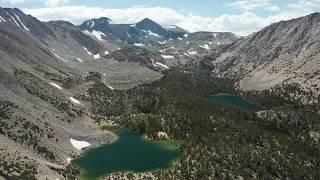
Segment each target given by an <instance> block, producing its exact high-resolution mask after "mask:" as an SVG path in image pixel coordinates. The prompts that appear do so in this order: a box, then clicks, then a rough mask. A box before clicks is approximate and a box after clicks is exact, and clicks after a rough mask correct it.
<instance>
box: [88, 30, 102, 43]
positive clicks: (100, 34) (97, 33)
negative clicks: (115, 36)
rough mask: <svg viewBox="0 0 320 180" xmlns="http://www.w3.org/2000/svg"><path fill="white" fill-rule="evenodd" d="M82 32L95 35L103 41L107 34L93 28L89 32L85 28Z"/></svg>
mask: <svg viewBox="0 0 320 180" xmlns="http://www.w3.org/2000/svg"><path fill="white" fill-rule="evenodd" d="M82 32H83V33H85V34H87V35H90V36H93V37H95V38H97V39H98V40H99V41H103V42H104V39H103V37H106V35H105V34H104V33H103V32H101V31H96V30H93V31H92V32H89V31H88V30H84V31H82Z"/></svg>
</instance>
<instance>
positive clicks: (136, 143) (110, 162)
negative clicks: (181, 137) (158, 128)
mask: <svg viewBox="0 0 320 180" xmlns="http://www.w3.org/2000/svg"><path fill="white" fill-rule="evenodd" d="M116 134H117V135H118V136H119V140H118V141H117V142H115V143H113V144H109V145H104V146H101V147H98V148H95V149H92V150H88V151H86V152H85V153H83V154H82V155H81V157H80V158H78V159H75V160H73V161H72V164H73V165H75V166H77V167H79V168H80V169H81V179H84V180H91V179H93V180H94V179H99V178H100V177H102V176H104V175H106V174H109V173H113V172H146V171H151V170H155V169H164V168H170V166H171V165H172V164H173V161H174V160H176V159H178V158H179V157H180V156H181V152H180V151H178V150H172V149H170V148H166V146H165V145H163V144H161V143H155V142H149V141H146V140H144V139H143V138H142V137H141V136H138V135H135V134H132V133H129V132H126V131H119V132H117V133H116Z"/></svg>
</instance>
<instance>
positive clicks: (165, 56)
mask: <svg viewBox="0 0 320 180" xmlns="http://www.w3.org/2000/svg"><path fill="white" fill-rule="evenodd" d="M161 56H162V57H163V58H165V59H174V56H171V55H165V54H162V55H161Z"/></svg>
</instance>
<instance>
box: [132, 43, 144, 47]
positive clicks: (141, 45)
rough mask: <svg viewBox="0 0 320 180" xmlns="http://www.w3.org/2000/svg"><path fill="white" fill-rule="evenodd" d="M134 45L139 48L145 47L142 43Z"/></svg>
mask: <svg viewBox="0 0 320 180" xmlns="http://www.w3.org/2000/svg"><path fill="white" fill-rule="evenodd" d="M133 45H135V46H137V47H144V46H145V45H144V44H142V43H134V44H133Z"/></svg>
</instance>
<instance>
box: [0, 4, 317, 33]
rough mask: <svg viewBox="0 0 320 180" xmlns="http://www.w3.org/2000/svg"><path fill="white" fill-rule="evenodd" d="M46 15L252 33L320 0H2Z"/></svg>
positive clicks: (314, 7) (47, 17)
mask: <svg viewBox="0 0 320 180" xmlns="http://www.w3.org/2000/svg"><path fill="white" fill-rule="evenodd" d="M0 6H1V7H18V8H20V9H22V10H23V11H24V12H26V13H28V14H31V15H33V16H35V17H37V18H39V19H40V20H43V21H48V20H56V19H63V20H68V21H71V22H73V23H75V24H80V23H81V22H83V21H84V20H86V19H90V18H95V17H99V16H107V17H109V18H111V19H113V20H114V22H115V23H134V22H136V21H139V20H141V19H143V18H145V17H149V18H151V19H154V20H155V21H157V22H158V23H160V24H176V25H179V26H181V27H183V28H185V29H187V30H189V31H199V30H205V31H231V32H234V33H237V34H240V35H248V34H250V33H252V32H255V31H258V30H260V29H261V28H263V27H265V26H267V25H269V24H270V23H274V22H277V21H280V20H288V19H291V18H296V17H299V16H303V15H306V14H308V13H312V12H316V11H319V10H320V0H117V1H115V0H0Z"/></svg>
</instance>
